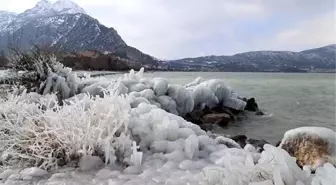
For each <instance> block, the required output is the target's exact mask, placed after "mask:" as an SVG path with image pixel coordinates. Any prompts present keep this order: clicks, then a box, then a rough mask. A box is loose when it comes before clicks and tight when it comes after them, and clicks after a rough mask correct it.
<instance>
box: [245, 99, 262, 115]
mask: <svg viewBox="0 0 336 185" xmlns="http://www.w3.org/2000/svg"><path fill="white" fill-rule="evenodd" d="M244 100H246V98H245V99H244ZM245 110H247V111H252V112H256V111H259V107H258V104H257V102H256V101H255V98H250V99H248V100H246V106H245Z"/></svg>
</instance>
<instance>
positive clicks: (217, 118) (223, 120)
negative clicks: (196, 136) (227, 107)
mask: <svg viewBox="0 0 336 185" xmlns="http://www.w3.org/2000/svg"><path fill="white" fill-rule="evenodd" d="M201 120H202V123H203V124H209V123H212V124H217V125H219V126H226V125H228V124H229V122H230V121H232V119H231V117H230V115H229V114H227V113H212V114H207V115H204V116H203V117H202V118H201Z"/></svg>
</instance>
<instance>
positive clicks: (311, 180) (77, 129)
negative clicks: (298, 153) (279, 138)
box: [0, 72, 336, 185]
mask: <svg viewBox="0 0 336 185" xmlns="http://www.w3.org/2000/svg"><path fill="white" fill-rule="evenodd" d="M57 78H58V80H59V81H60V82H59V83H57V82H56V87H57V88H62V91H61V92H62V93H63V97H66V96H68V95H69V93H70V91H71V87H73V86H71V85H73V84H70V85H69V83H68V84H66V83H65V82H64V81H62V80H64V78H60V77H57ZM72 80H73V79H72ZM89 81H90V80H89ZM61 82H64V84H63V83H61ZM83 83H84V82H78V84H76V88H81V92H82V94H79V95H77V96H76V97H73V98H70V99H68V100H66V103H65V105H64V106H62V107H61V106H58V105H57V103H56V101H57V98H56V97H55V96H54V95H50V94H46V95H38V94H36V93H35V94H34V93H30V94H27V93H23V94H22V95H20V96H13V95H11V96H9V97H8V100H1V107H0V112H1V114H2V118H1V119H0V151H1V152H2V155H1V160H2V163H3V164H4V169H3V173H1V174H0V179H2V181H3V184H17V185H21V184H38V185H44V184H48V185H56V184H57V185H58V184H64V185H74V184H78V185H79V184H88V185H90V184H95V185H97V184H102V185H103V184H106V185H122V184H125V185H133V184H136V185H140V184H141V185H142V184H148V185H149V184H150V185H155V184H160V185H161V184H162V185H163V184H166V185H180V184H181V185H186V184H190V185H197V184H200V185H207V184H209V185H214V184H223V185H224V184H228V185H273V184H274V185H302V184H307V185H310V184H312V185H320V184H321V185H322V184H323V185H332V184H334V183H335V181H336V179H335V178H336V177H335V175H334V174H335V173H336V169H335V167H334V166H332V165H331V164H329V163H327V164H325V165H324V167H321V168H318V169H317V171H316V174H311V173H310V171H309V169H307V168H304V170H302V169H300V168H299V167H298V166H297V165H296V163H295V159H294V158H292V157H290V156H289V154H288V153H287V152H286V151H284V150H282V149H279V148H276V147H274V146H271V145H265V147H264V149H265V150H264V151H263V152H262V153H261V154H260V153H258V152H257V151H256V149H255V148H254V147H253V146H252V145H247V146H246V147H245V148H240V147H239V146H237V144H236V143H235V142H234V141H233V140H231V139H228V138H225V137H222V136H216V135H213V134H211V133H206V132H205V131H203V130H201V129H200V127H199V126H197V125H194V124H192V123H190V122H187V121H185V120H184V119H183V118H181V117H180V116H179V115H184V114H185V113H187V112H190V111H191V110H193V109H194V108H195V107H204V106H205V105H207V106H210V107H211V106H213V105H214V104H218V103H222V104H223V105H225V106H230V107H234V108H235V109H242V108H243V107H244V106H245V104H244V102H243V101H241V100H240V99H239V96H238V94H237V93H236V92H234V91H233V90H232V89H231V88H229V87H226V86H225V85H224V84H223V83H222V82H221V81H218V80H210V81H204V80H202V79H201V78H198V79H196V80H195V81H193V82H192V83H190V84H188V85H186V86H180V85H174V84H168V83H167V81H166V80H165V79H161V78H155V79H145V78H143V77H142V72H139V73H137V74H135V73H134V72H131V73H130V74H126V75H125V76H124V78H122V79H119V80H118V81H117V83H116V82H111V81H109V82H108V81H105V82H97V81H95V80H92V81H90V82H89V85H88V84H85V85H83ZM85 83H87V81H86V82H85ZM57 84H59V85H57ZM60 84H61V85H60ZM56 87H55V88H56ZM45 88H49V89H48V90H50V91H51V92H52V87H51V86H48V85H47V87H45ZM101 88H105V90H102V89H101ZM67 89H68V90H67ZM65 90H66V91H65ZM46 92H47V91H46ZM85 93H90V94H91V95H104V96H95V97H92V96H88V95H87V94H85ZM136 145H137V146H136ZM228 146H237V147H236V148H229V147H228ZM92 156H94V157H92ZM95 156H99V157H95ZM103 161H104V162H103ZM64 163H67V165H66V166H67V167H65V166H61V164H64ZM27 165H29V166H38V167H39V168H28V167H27ZM40 168H41V169H40ZM42 169H47V170H48V172H47V171H44V170H42Z"/></svg>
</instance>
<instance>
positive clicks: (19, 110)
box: [0, 90, 132, 169]
mask: <svg viewBox="0 0 336 185" xmlns="http://www.w3.org/2000/svg"><path fill="white" fill-rule="evenodd" d="M21 97H22V96H18V97H13V98H11V99H9V100H7V101H3V102H2V106H1V107H0V113H1V115H2V119H0V151H1V152H2V153H3V154H6V153H7V154H10V156H9V157H8V158H7V159H6V163H8V164H11V165H16V164H30V165H34V166H38V167H41V168H45V169H53V168H55V167H57V166H58V165H63V164H65V163H67V162H69V161H71V160H76V159H78V158H79V157H80V156H82V155H97V156H100V157H102V158H103V159H104V160H105V162H106V163H114V162H115V161H116V160H121V161H122V160H123V157H124V156H127V155H130V154H131V148H130V147H131V144H132V141H131V140H130V139H129V133H128V129H127V127H128V120H129V111H130V104H129V101H128V98H127V97H125V96H116V95H115V94H114V92H113V91H112V90H111V91H108V92H106V94H105V96H104V98H100V97H95V98H94V99H93V98H92V97H90V96H88V95H85V96H84V97H82V98H80V99H74V102H72V103H71V104H66V105H64V106H62V107H60V106H58V105H57V103H54V106H52V107H48V106H47V104H46V103H44V102H43V101H42V102H40V103H42V104H43V105H45V106H46V109H45V110H43V111H42V109H40V108H39V107H40V105H39V104H37V103H34V102H29V101H25V100H23V101H20V99H21ZM51 101H52V100H51ZM53 101H54V102H56V101H57V100H56V99H55V98H54V99H53ZM47 103H48V102H47ZM13 114H15V115H13ZM125 152H128V153H129V154H127V155H124V154H125Z"/></svg>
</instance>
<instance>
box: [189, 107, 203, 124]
mask: <svg viewBox="0 0 336 185" xmlns="http://www.w3.org/2000/svg"><path fill="white" fill-rule="evenodd" d="M202 116H204V111H203V110H193V111H192V112H190V113H187V114H186V115H185V119H186V120H188V121H190V122H192V123H194V124H197V125H201V124H202V121H201V118H202Z"/></svg>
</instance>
